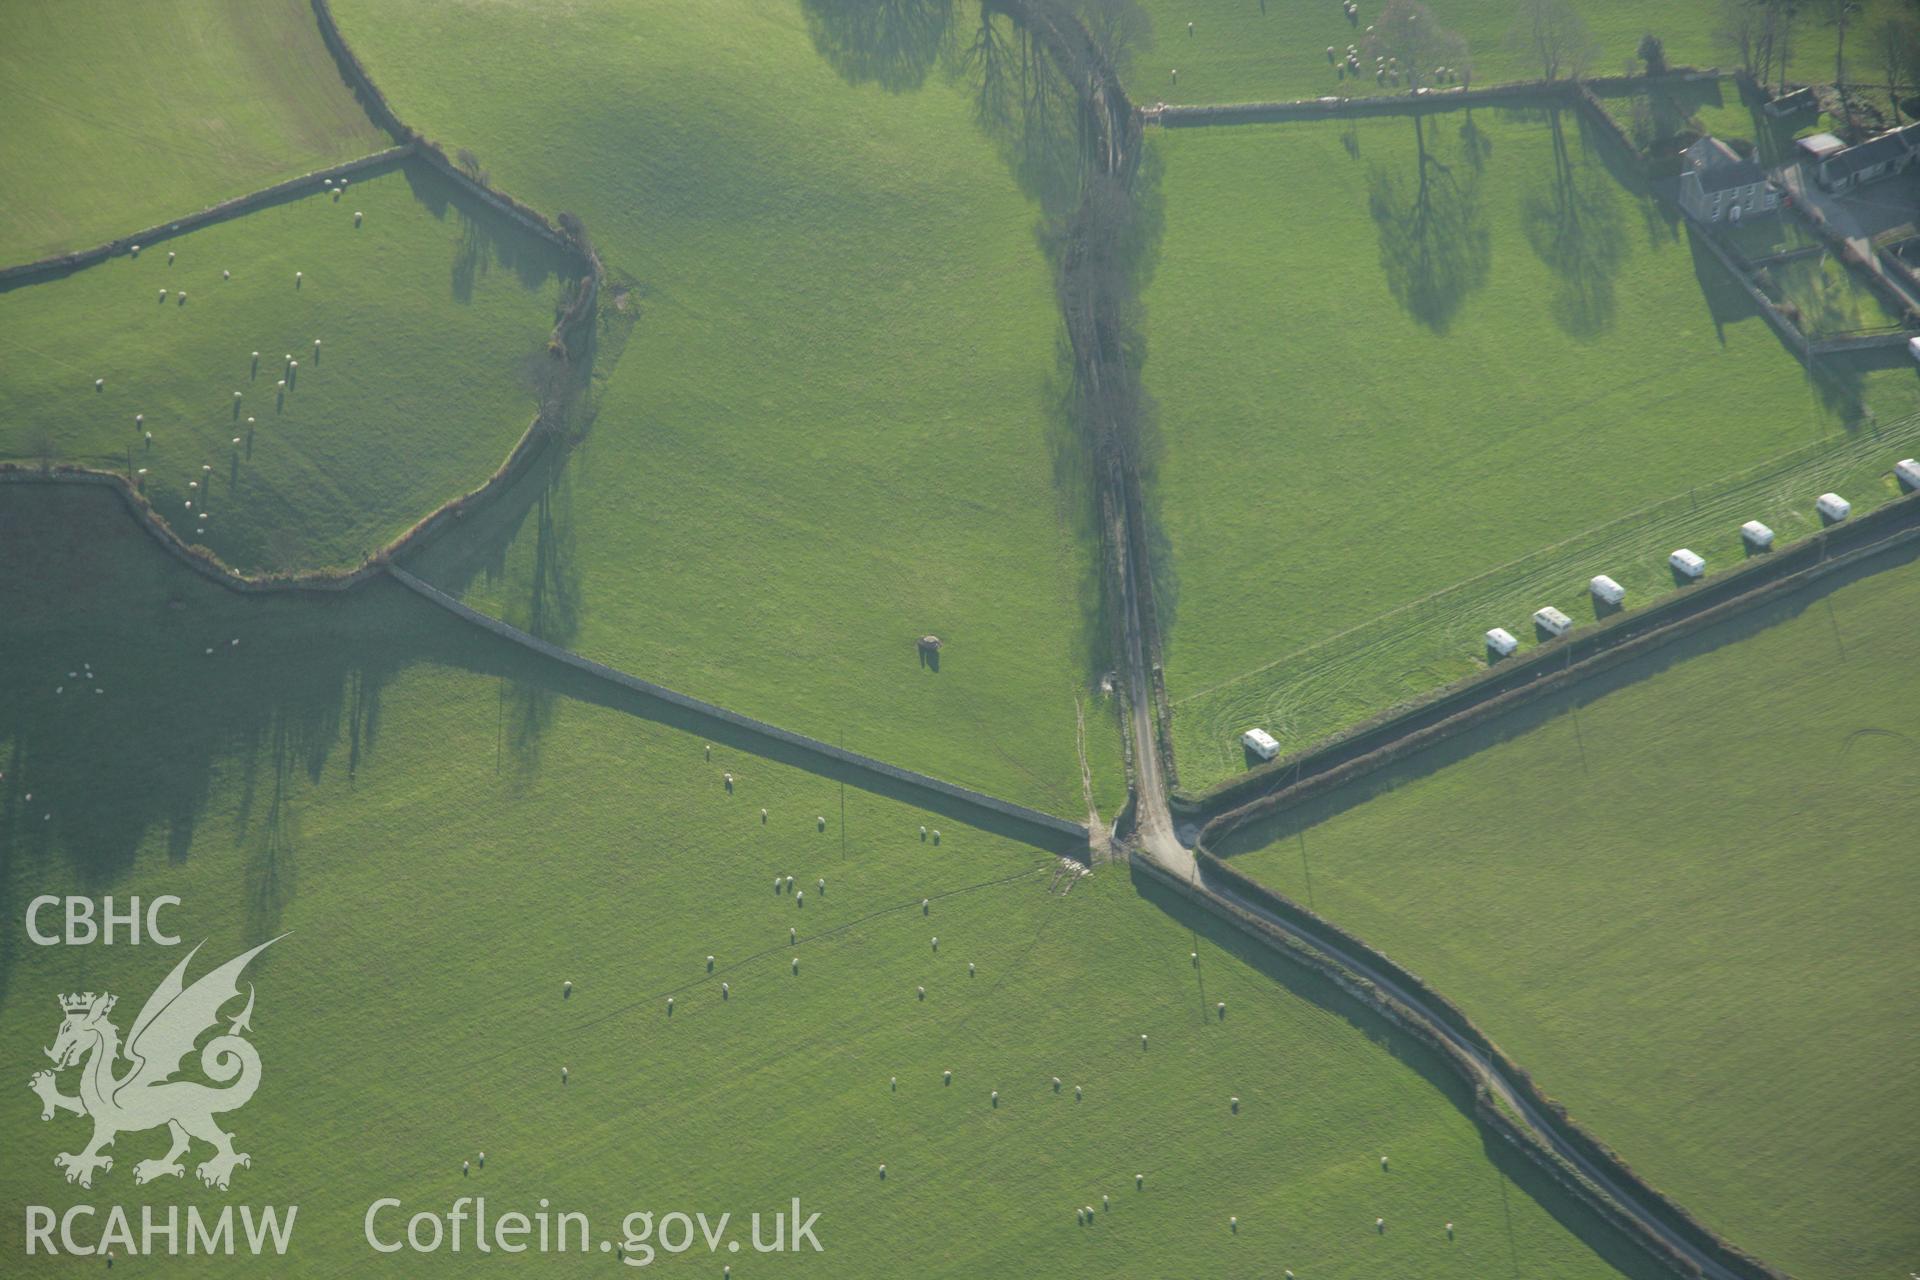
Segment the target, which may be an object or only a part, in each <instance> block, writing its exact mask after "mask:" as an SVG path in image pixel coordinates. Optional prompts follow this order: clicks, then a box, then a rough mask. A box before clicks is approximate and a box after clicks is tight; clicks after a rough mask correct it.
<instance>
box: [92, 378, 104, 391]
mask: <svg viewBox="0 0 1920 1280" xmlns="http://www.w3.org/2000/svg"><path fill="white" fill-rule="evenodd" d="M93 389H94V390H95V391H105V390H106V389H107V380H106V379H105V378H95V379H94V380H93Z"/></svg>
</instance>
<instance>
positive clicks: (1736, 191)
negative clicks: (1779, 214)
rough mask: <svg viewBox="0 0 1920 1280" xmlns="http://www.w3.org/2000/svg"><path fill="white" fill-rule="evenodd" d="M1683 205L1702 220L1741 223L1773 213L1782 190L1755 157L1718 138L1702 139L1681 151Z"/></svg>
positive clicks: (1681, 194)
mask: <svg viewBox="0 0 1920 1280" xmlns="http://www.w3.org/2000/svg"><path fill="white" fill-rule="evenodd" d="M1680 155H1681V159H1682V160H1683V161H1684V162H1685V167H1684V168H1682V169H1681V171H1680V207H1681V208H1682V209H1683V210H1685V211H1686V213H1687V215H1688V216H1689V217H1692V218H1694V219H1696V220H1697V221H1700V222H1720V221H1722V220H1725V221H1728V222H1738V221H1740V220H1741V219H1742V218H1750V217H1753V216H1754V215H1756V214H1762V213H1772V212H1773V211H1774V210H1775V209H1777V208H1778V207H1779V205H1780V193H1779V192H1778V191H1775V190H1774V188H1773V184H1772V183H1770V182H1768V181H1767V175H1766V174H1765V173H1764V172H1762V171H1761V168H1760V166H1759V165H1758V164H1756V163H1755V162H1754V161H1753V160H1752V159H1751V158H1749V157H1747V156H1743V155H1741V154H1740V153H1739V152H1738V151H1735V150H1734V149H1733V148H1732V147H1730V146H1728V145H1727V144H1726V143H1724V142H1722V141H1721V140H1720V139H1718V138H1702V139H1700V141H1698V142H1696V143H1694V144H1693V145H1692V146H1690V147H1688V148H1687V149H1686V150H1685V151H1683V152H1681V153H1680Z"/></svg>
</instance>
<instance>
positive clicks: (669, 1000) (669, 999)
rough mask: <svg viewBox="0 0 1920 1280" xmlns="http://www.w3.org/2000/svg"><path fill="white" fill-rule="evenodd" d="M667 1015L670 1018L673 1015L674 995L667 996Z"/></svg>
mask: <svg viewBox="0 0 1920 1280" xmlns="http://www.w3.org/2000/svg"><path fill="white" fill-rule="evenodd" d="M667 1016H668V1017H669V1018H671V1017H672V1016H673V997H672V996H668V997H667Z"/></svg>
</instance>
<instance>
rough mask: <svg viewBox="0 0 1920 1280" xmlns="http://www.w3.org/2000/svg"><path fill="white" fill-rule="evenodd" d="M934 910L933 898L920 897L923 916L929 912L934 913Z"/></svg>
mask: <svg viewBox="0 0 1920 1280" xmlns="http://www.w3.org/2000/svg"><path fill="white" fill-rule="evenodd" d="M932 910H933V907H932V899H930V898H922V899H920V914H921V915H923V916H924V915H929V914H931V913H932Z"/></svg>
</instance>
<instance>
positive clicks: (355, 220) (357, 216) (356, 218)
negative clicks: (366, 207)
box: [353, 209, 367, 227]
mask: <svg viewBox="0 0 1920 1280" xmlns="http://www.w3.org/2000/svg"><path fill="white" fill-rule="evenodd" d="M366 216H367V215H365V214H364V213H361V212H360V211H359V210H358V209H355V210H354V211H353V225H354V226H356V227H357V226H359V225H360V219H362V218H364V217H366Z"/></svg>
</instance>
